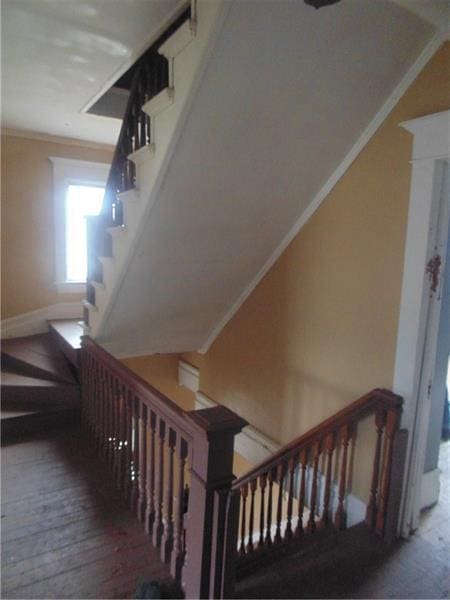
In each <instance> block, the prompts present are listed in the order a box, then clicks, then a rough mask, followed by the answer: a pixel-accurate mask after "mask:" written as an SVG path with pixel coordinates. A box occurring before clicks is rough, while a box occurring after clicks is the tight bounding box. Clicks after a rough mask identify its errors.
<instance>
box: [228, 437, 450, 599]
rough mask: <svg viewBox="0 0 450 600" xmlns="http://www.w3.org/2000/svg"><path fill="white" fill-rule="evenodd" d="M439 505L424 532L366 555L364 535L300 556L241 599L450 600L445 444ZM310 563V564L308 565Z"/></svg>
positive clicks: (247, 586)
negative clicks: (323, 550)
mask: <svg viewBox="0 0 450 600" xmlns="http://www.w3.org/2000/svg"><path fill="white" fill-rule="evenodd" d="M439 466H440V469H441V471H442V474H441V492H440V498H439V503H438V504H437V505H436V506H434V507H433V508H431V509H428V510H426V511H424V512H423V514H422V518H421V523H420V527H419V529H418V530H417V531H416V533H415V534H414V535H412V536H411V537H410V538H409V539H408V540H401V541H398V542H397V543H395V544H394V545H393V546H391V547H390V548H389V549H387V548H385V547H383V546H380V547H379V548H376V542H375V546H373V550H372V551H367V544H366V541H365V539H364V536H365V535H367V534H364V533H363V532H362V531H359V532H358V531H357V530H355V531H354V532H352V531H351V530H348V531H347V532H345V534H346V535H345V536H343V537H344V539H343V540H342V546H340V548H337V549H336V550H333V551H330V552H327V553H326V554H324V555H322V556H317V557H305V559H306V560H305V559H304V558H303V557H302V556H300V555H295V556H291V557H288V558H286V559H284V560H283V561H281V562H280V563H279V564H278V565H277V567H276V568H275V567H274V568H271V569H266V570H263V571H260V572H257V573H255V574H254V575H252V576H251V577H249V578H247V579H244V580H243V581H242V582H241V583H240V584H239V585H238V588H237V597H239V598H414V599H416V598H450V441H447V442H445V443H443V444H442V445H441V453H440V464H439ZM305 563H306V564H305Z"/></svg>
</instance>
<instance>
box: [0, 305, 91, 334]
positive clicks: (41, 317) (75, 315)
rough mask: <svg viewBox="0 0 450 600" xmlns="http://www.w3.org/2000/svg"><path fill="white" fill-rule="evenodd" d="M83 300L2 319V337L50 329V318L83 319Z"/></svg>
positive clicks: (42, 331) (43, 331)
mask: <svg viewBox="0 0 450 600" xmlns="http://www.w3.org/2000/svg"><path fill="white" fill-rule="evenodd" d="M82 317H83V307H82V305H81V302H59V303H58V304H51V305H50V306H46V307H44V308H39V309H38V310H33V311H31V312H27V313H23V314H21V315H17V316H15V317H10V318H9V319H3V320H2V321H1V337H2V339H5V338H12V337H23V336H26V335H34V334H36V333H45V332H46V331H48V325H47V320H49V319H81V318H82Z"/></svg>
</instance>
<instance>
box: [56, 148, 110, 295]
mask: <svg viewBox="0 0 450 600" xmlns="http://www.w3.org/2000/svg"><path fill="white" fill-rule="evenodd" d="M49 160H50V161H51V163H52V165H53V215H54V223H53V229H54V240H55V249H54V252H55V275H54V277H55V281H54V285H55V287H56V289H57V291H58V293H60V294H75V293H82V292H84V291H85V289H86V282H85V281H67V280H66V211H65V195H66V190H67V186H68V185H70V184H74V185H93V186H94V185H100V186H105V185H106V180H107V178H108V173H109V169H110V165H109V164H105V163H98V162H90V161H86V160H76V159H72V158H60V157H57V156H49Z"/></svg>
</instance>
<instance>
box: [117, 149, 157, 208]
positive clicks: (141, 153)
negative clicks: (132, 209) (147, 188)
mask: <svg viewBox="0 0 450 600" xmlns="http://www.w3.org/2000/svg"><path fill="white" fill-rule="evenodd" d="M153 156H155V144H147V146H142V148H139V150H136V151H135V152H132V153H131V154H129V155H128V160H131V161H133V162H134V164H135V165H136V166H137V167H139V166H141V165H142V164H143V163H145V161H147V160H150V159H151V158H153ZM130 191H133V192H135V191H136V190H130ZM128 193H129V192H122V194H119V198H120V199H121V200H123V198H122V196H123V195H124V194H128Z"/></svg>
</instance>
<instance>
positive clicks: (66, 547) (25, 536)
mask: <svg viewBox="0 0 450 600" xmlns="http://www.w3.org/2000/svg"><path fill="white" fill-rule="evenodd" d="M2 500H3V502H2V518H1V522H2V598H36V599H38V598H133V597H134V594H135V592H136V588H137V586H138V584H139V583H140V582H141V581H149V580H152V579H159V580H165V581H169V570H168V567H167V566H165V565H163V564H162V563H161V561H160V559H159V552H158V551H156V550H155V549H154V548H153V546H152V544H151V541H150V539H149V538H148V536H147V535H146V534H145V532H144V530H143V527H142V525H141V524H140V523H139V522H138V521H137V519H136V518H135V516H134V515H133V514H132V513H131V512H130V511H129V510H128V509H127V507H126V506H125V504H124V503H123V502H122V499H121V497H120V495H119V494H118V492H117V490H116V489H115V488H114V486H113V484H112V482H111V479H110V477H109V475H108V473H107V471H106V470H105V467H104V465H103V464H102V463H101V462H100V461H99V460H98V459H97V458H96V457H95V455H94V454H93V452H92V451H91V449H90V448H89V446H88V445H87V444H86V441H85V439H84V438H83V436H82V435H81V433H80V431H78V430H69V431H66V432H60V433H58V434H55V433H53V434H52V433H49V434H47V435H45V434H44V435H40V436H37V437H36V439H31V440H27V441H23V442H21V443H14V444H10V445H6V446H4V447H3V448H2Z"/></svg>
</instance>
